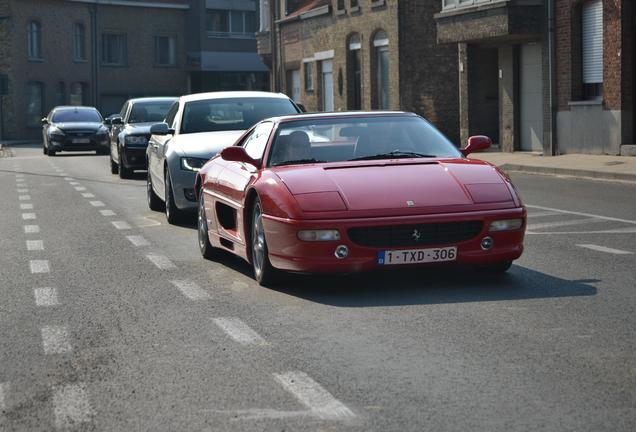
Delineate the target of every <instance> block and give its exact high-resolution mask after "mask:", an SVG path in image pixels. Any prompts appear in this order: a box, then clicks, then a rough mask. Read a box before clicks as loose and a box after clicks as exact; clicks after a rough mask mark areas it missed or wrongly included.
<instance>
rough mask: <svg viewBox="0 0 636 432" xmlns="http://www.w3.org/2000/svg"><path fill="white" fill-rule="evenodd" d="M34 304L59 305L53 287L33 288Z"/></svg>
mask: <svg viewBox="0 0 636 432" xmlns="http://www.w3.org/2000/svg"><path fill="white" fill-rule="evenodd" d="M33 295H34V296H35V304H36V305H37V306H59V305H60V300H59V299H58V297H57V290H56V289H55V288H36V289H34V290H33Z"/></svg>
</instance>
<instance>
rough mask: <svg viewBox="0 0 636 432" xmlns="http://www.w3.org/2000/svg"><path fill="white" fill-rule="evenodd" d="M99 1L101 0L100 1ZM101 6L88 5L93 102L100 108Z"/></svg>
mask: <svg viewBox="0 0 636 432" xmlns="http://www.w3.org/2000/svg"><path fill="white" fill-rule="evenodd" d="M98 3H99V1H98ZM98 7H99V6H98V5H97V4H91V5H89V6H88V8H89V13H90V16H91V40H92V44H91V45H92V51H93V52H92V62H91V63H92V64H91V80H92V81H93V85H92V89H93V103H94V106H95V107H96V108H97V109H99V108H100V107H99V72H98V67H99V66H98V65H99V63H98V62H99V58H98V54H99V53H98V52H97V51H98V47H99V44H98V42H97V8H98Z"/></svg>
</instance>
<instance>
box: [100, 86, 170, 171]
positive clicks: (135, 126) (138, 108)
mask: <svg viewBox="0 0 636 432" xmlns="http://www.w3.org/2000/svg"><path fill="white" fill-rule="evenodd" d="M176 100H177V98H176V97H152V98H139V99H130V100H128V101H126V103H124V106H123V107H122V109H121V112H120V113H119V115H116V116H114V117H112V118H111V124H112V127H111V131H110V172H111V173H113V174H117V173H119V177H121V178H130V177H131V175H132V173H133V171H134V170H144V169H147V165H146V147H147V146H148V140H149V139H150V126H152V125H153V124H155V123H159V122H162V121H163V120H164V119H165V118H166V114H167V113H168V110H169V109H170V107H171V106H172V104H173V103H174V102H175V101H176Z"/></svg>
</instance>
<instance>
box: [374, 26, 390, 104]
mask: <svg viewBox="0 0 636 432" xmlns="http://www.w3.org/2000/svg"><path fill="white" fill-rule="evenodd" d="M373 52H374V59H375V80H374V81H375V101H374V105H375V108H377V109H389V106H390V102H391V100H390V96H391V95H390V91H389V38H388V36H387V34H386V32H385V31H383V30H380V31H378V32H377V33H376V34H375V37H374V38H373Z"/></svg>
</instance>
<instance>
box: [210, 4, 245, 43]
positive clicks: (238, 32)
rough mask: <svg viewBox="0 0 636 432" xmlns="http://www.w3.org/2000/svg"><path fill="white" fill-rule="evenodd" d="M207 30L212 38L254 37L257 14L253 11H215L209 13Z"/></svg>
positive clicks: (211, 10)
mask: <svg viewBox="0 0 636 432" xmlns="http://www.w3.org/2000/svg"><path fill="white" fill-rule="evenodd" d="M207 30H208V33H210V34H211V36H221V37H228V36H238V37H246V36H254V33H256V13H255V12H253V11H238V10H220V9H219V10H215V9H210V10H208V11H207Z"/></svg>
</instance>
